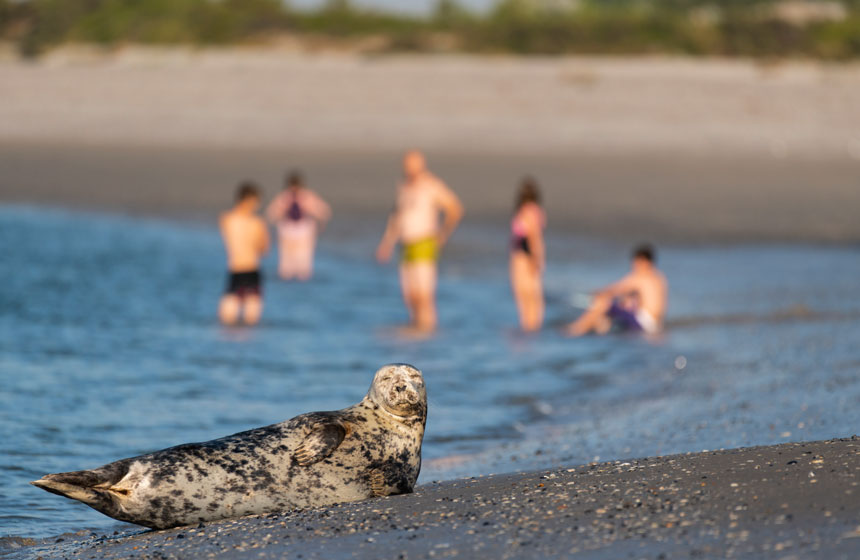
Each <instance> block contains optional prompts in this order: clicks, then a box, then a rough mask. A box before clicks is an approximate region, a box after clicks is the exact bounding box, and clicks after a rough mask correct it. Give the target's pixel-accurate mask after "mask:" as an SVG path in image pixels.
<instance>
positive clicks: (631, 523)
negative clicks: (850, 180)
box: [13, 436, 860, 559]
mask: <svg viewBox="0 0 860 560" xmlns="http://www.w3.org/2000/svg"><path fill="white" fill-rule="evenodd" d="M858 454H860V438H858V437H857V436H854V437H852V438H846V439H835V440H828V441H817V442H801V443H786V444H780V445H773V446H763V447H751V448H742V449H733V450H721V451H704V452H700V453H687V454H683V455H673V456H664V457H655V458H648V459H639V460H618V461H611V462H606V463H591V464H588V465H582V466H577V467H575V468H560V469H552V470H547V471H542V472H534V473H522V474H503V475H489V476H482V477H477V478H468V479H460V480H455V481H449V482H443V483H431V484H426V485H423V486H421V487H419V488H417V490H416V493H415V494H412V495H406V496H394V497H389V498H382V499H377V500H369V501H365V502H358V503H352V504H343V505H339V506H334V507H331V508H323V509H316V510H304V511H298V512H292V513H278V514H269V515H263V516H251V517H246V518H242V519H238V520H224V521H218V522H210V523H203V524H200V525H198V526H192V527H183V528H177V529H170V530H165V531H146V532H141V533H139V534H135V535H132V536H119V537H113V536H109V535H104V536H99V535H93V536H90V537H86V538H84V537H72V536H70V537H69V538H68V539H65V540H64V542H62V543H60V542H56V543H54V542H48V541H54V540H56V539H46V540H45V541H43V542H42V543H39V544H36V545H34V546H33V547H30V548H21V549H20V550H21V553H23V554H27V556H18V557H20V558H25V557H28V558H34V557H36V556H39V557H42V558H56V557H64V558H104V559H110V558H127V557H132V556H133V557H137V558H160V559H163V558H252V557H253V558H284V557H301V558H345V557H382V556H384V557H391V558H398V557H399V558H406V559H414V558H443V557H468V558H564V557H569V556H570V555H573V554H576V555H577V557H583V558H622V557H632V558H669V557H681V556H683V557H687V556H695V557H699V558H725V557H753V556H754V557H756V558H793V557H797V556H796V555H798V554H800V555H804V554H807V555H808V554H813V555H815V556H817V557H827V558H854V557H856V556H857V554H858V553H860V502H858V501H857V500H856V497H855V496H854V494H855V493H856V492H857V491H860V490H858V488H857V486H858V482H860V476H858V475H860V464H858V461H857V457H858ZM82 507H83V506H82ZM380 555H382V556H380ZM398 555H399V556H398ZM13 557H15V556H13Z"/></svg>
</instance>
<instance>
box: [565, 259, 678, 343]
mask: <svg viewBox="0 0 860 560" xmlns="http://www.w3.org/2000/svg"><path fill="white" fill-rule="evenodd" d="M668 293H669V288H668V284H667V282H666V277H665V276H663V273H662V272H660V270H659V269H658V268H657V264H656V256H655V252H654V248H653V247H651V246H650V245H640V246H639V247H637V248H636V249H634V250H633V259H632V262H631V267H630V273H629V274H627V276H625V277H624V278H622V279H621V280H619V281H618V282H615V283H614V284H610V285H609V286H606V287H605V288H603V289H601V290H599V291H598V292H597V293H596V294H595V296H594V301H593V302H592V303H591V306H590V307H589V308H588V309H587V310H586V311H585V313H583V314H582V316H580V317H579V319H577V320H576V321H574V322H573V323H571V324H570V325H568V327H567V333H568V334H569V335H571V336H582V335H584V334H588V333H590V332H594V333H596V334H606V333H608V332H609V331H610V330H611V329H612V328H613V327H615V328H617V329H619V330H626V331H639V332H644V333H646V334H657V333H659V332H660V331H661V330H662V329H663V318H664V317H665V315H666V305H667V302H668Z"/></svg>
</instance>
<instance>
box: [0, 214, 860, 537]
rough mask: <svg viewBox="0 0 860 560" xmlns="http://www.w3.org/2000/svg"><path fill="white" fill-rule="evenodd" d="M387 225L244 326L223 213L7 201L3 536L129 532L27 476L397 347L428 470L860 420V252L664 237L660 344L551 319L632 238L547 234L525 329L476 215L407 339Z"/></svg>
mask: <svg viewBox="0 0 860 560" xmlns="http://www.w3.org/2000/svg"><path fill="white" fill-rule="evenodd" d="M377 226H379V224H364V223H355V224H340V225H339V226H337V229H335V230H334V231H332V232H330V233H328V234H327V236H326V237H325V238H324V239H323V242H322V244H321V249H320V254H319V259H318V270H317V275H316V278H315V279H314V281H313V282H311V283H308V284H284V283H281V282H277V281H275V280H274V279H273V276H272V274H271V271H272V270H273V268H274V266H273V265H274V262H273V260H272V259H269V260H268V261H267V262H266V267H265V268H266V270H267V271H269V272H270V274H269V276H268V282H267V283H266V286H265V290H266V310H265V316H264V320H263V323H262V324H261V325H260V326H259V327H257V328H254V329H232V330H231V329H224V328H222V327H220V326H219V325H218V324H217V323H216V321H215V318H214V307H215V303H216V301H217V299H218V297H219V295H220V292H221V290H222V288H223V282H224V272H223V268H222V267H223V254H222V248H221V244H220V240H219V237H218V235H217V232H216V231H215V229H214V227H210V226H209V225H205V224H204V225H200V224H181V223H177V222H166V221H159V220H153V219H139V218H134V219H133V218H127V217H122V216H114V215H103V214H87V213H71V212H65V211H59V210H47V209H37V208H32V207H24V206H6V207H3V208H0V246H2V248H3V253H4V255H3V259H0V277H2V278H3V287H2V290H0V376H2V380H3V383H2V386H0V489H2V491H0V537H2V536H8V535H16V536H28V537H45V536H49V535H56V534H59V533H63V532H67V531H77V530H80V529H83V528H91V529H95V530H101V531H104V530H113V529H115V528H117V527H121V526H122V524H118V523H117V522H115V521H113V520H111V519H109V518H107V517H104V516H102V515H101V514H98V513H96V512H95V511H92V510H90V509H89V508H87V507H85V506H83V505H81V504H78V503H76V502H72V501H70V500H65V499H62V498H60V497H57V496H53V495H50V494H48V493H46V492H43V491H40V490H38V489H36V488H33V487H31V486H29V485H28V484H27V482H28V481H30V480H34V479H36V478H39V477H40V476H41V475H43V474H45V473H49V472H58V471H68V470H76V469H80V468H91V467H96V466H99V465H102V464H104V463H107V462H109V461H112V460H115V459H119V458H122V457H128V456H132V455H136V454H140V453H145V452H149V451H153V450H156V449H160V448H163V447H167V446H170V445H174V444H178V443H183V442H189V441H200V440H207V439H211V438H214V437H219V436H223V435H227V434H230V433H234V432H237V431H240V430H245V429H249V428H253V427H257V426H261V425H265V424H270V423H274V422H279V421H282V420H284V419H287V418H290V417H292V416H294V415H296V414H300V413H303V412H308V411H311V410H328V409H338V408H342V407H344V406H347V405H350V404H352V403H354V402H357V401H358V400H359V399H360V398H361V397H362V396H363V395H364V393H365V391H366V390H367V386H368V384H369V382H370V380H371V377H372V375H373V372H374V371H375V370H376V369H377V368H378V367H379V366H380V365H382V364H384V363H387V362H397V361H405V362H410V363H413V364H415V365H417V366H418V367H420V368H421V369H422V370H423V371H424V373H425V377H426V379H427V384H428V390H429V396H430V414H429V420H428V425H427V435H426V438H425V447H424V458H425V465H424V469H423V471H422V476H421V480H422V481H425V482H426V481H429V480H436V479H444V478H452V477H456V476H473V475H480V474H487V473H490V472H503V471H513V470H519V469H534V468H541V467H548V466H551V465H555V464H559V463H564V464H578V463H583V462H588V461H591V460H594V459H596V458H597V457H599V458H601V459H615V458H624V457H632V456H645V455H654V454H665V453H672V452H685V451H699V450H702V449H713V448H718V447H732V446H742V445H750V444H768V443H776V442H783V441H787V440H807V439H818V438H827V437H834V436H846V435H850V434H853V433H855V432H857V431H858V430H857V428H858V425H860V423H858V422H859V421H860V406H858V405H860V383H858V372H860V347H858V345H857V340H858V334H860V299H858V298H857V297H856V293H857V289H858V285H860V281H858V279H860V251H858V250H857V249H856V248H824V247H814V246H747V247H713V248H701V247H699V248H684V247H676V248H667V249H666V250H664V251H662V254H661V264H662V266H663V268H664V269H665V271H666V272H667V275H668V276H669V278H670V282H671V285H672V302H671V309H670V324H671V325H673V326H672V328H670V330H669V333H668V334H667V335H666V336H665V337H664V338H663V339H662V340H660V341H650V342H649V341H645V340H643V339H640V338H635V337H632V338H631V337H624V336H612V337H607V338H603V339H599V338H586V339H582V340H568V339H565V338H563V337H561V336H559V335H558V334H557V332H556V330H555V329H554V328H552V327H553V325H559V324H561V322H563V321H565V320H568V319H570V318H572V317H573V316H575V314H576V310H575V309H574V308H573V306H572V303H571V302H572V301H576V300H577V297H576V296H577V294H580V293H584V292H587V291H588V290H589V289H592V288H595V287H597V286H599V285H601V284H602V283H604V282H607V281H610V280H612V279H613V278H614V277H616V276H617V275H619V274H622V273H623V272H624V271H625V266H626V263H625V256H626V248H623V247H617V246H614V245H610V244H607V243H602V242H598V241H593V240H587V239H581V238H550V239H549V243H548V246H549V251H550V255H551V257H553V262H552V264H551V266H550V268H549V270H548V272H547V292H548V300H549V306H550V308H549V323H550V327H548V328H547V329H546V330H545V331H544V332H543V333H541V334H540V335H538V336H523V335H520V334H518V333H517V331H516V329H515V328H514V319H515V318H514V310H513V305H512V302H511V299H510V295H509V289H508V284H507V276H506V274H507V272H506V271H507V267H506V262H505V254H504V251H505V233H504V230H502V229H501V228H500V229H498V230H497V229H494V228H492V227H491V226H485V227H476V226H475V227H469V226H467V227H465V228H464V229H463V230H462V231H461V232H459V233H458V235H457V237H456V238H455V240H454V242H453V244H452V246H451V248H450V250H449V251H448V252H447V253H446V258H445V261H444V266H443V268H442V275H441V287H440V293H439V302H440V315H441V321H442V324H443V328H442V330H441V332H440V333H439V334H438V336H436V337H434V338H433V339H431V340H428V341H423V342H419V341H410V340H405V339H402V338H399V337H398V336H396V335H395V334H394V329H393V327H394V326H395V325H397V324H398V323H402V322H403V321H404V320H405V314H404V311H403V308H402V305H401V302H400V299H399V292H398V287H397V279H396V274H395V271H394V269H393V268H392V267H379V266H377V265H375V264H374V263H373V262H372V260H371V259H370V258H369V256H370V255H371V254H372V248H373V245H374V242H375V241H376V237H375V236H376V235H377V234H378V233H379V231H378V227H377ZM6 542H10V541H8V540H7V541H6ZM0 551H2V545H0Z"/></svg>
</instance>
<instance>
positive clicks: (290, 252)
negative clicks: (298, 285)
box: [266, 172, 331, 281]
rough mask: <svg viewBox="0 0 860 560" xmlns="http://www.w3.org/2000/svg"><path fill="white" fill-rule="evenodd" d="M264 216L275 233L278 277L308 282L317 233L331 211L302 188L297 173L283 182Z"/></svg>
mask: <svg viewBox="0 0 860 560" xmlns="http://www.w3.org/2000/svg"><path fill="white" fill-rule="evenodd" d="M266 216H267V217H268V219H269V221H270V222H271V223H272V224H274V225H275V227H276V228H277V231H278V274H279V275H280V277H281V278H283V279H284V280H292V279H296V280H301V281H306V280H309V279H310V277H311V276H312V275H313V268H314V250H315V248H316V241H317V232H318V230H319V231H321V230H322V229H324V228H325V224H326V222H328V221H329V219H330V218H331V208H330V207H329V205H328V204H327V203H326V202H325V201H324V200H323V199H322V198H320V196H319V195H317V194H316V193H315V192H313V191H312V190H310V189H308V188H307V187H306V186H305V182H304V179H303V178H302V175H301V173H298V172H292V173H290V174H289V175H288V176H287V178H286V184H285V186H284V190H283V191H282V192H281V193H280V194H279V195H278V196H276V197H275V198H274V199H273V200H272V202H271V203H269V206H268V208H266Z"/></svg>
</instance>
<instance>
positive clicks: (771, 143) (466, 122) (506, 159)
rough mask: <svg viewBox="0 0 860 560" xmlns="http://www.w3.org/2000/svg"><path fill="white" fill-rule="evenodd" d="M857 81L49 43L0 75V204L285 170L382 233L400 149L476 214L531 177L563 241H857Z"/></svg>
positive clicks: (640, 66)
mask: <svg viewBox="0 0 860 560" xmlns="http://www.w3.org/2000/svg"><path fill="white" fill-rule="evenodd" d="M858 87H860V66H858V65H841V66H836V65H834V66H828V65H817V64H812V63H802V62H786V63H781V64H769V65H765V64H760V63H754V62H746V61H726V60H695V59H663V58H655V59H647V58H646V59H612V58H605V59H604V58H561V59H517V58H501V57H500V58H474V57H444V56H440V57H403V56H393V57H368V56H365V57H362V56H357V55H344V54H340V55H338V54H331V53H329V54H318V55H308V54H303V55H300V54H296V53H293V52H278V51H254V50H246V51H243V50H235V51H185V50H177V49H173V50H164V51H161V50H144V49H138V48H126V49H120V50H118V51H116V52H114V53H112V54H110V55H103V54H97V53H93V52H91V51H84V50H80V49H77V50H76V49H65V50H60V51H58V52H56V53H54V54H52V55H49V56H47V57H46V58H45V59H43V60H41V61H39V62H37V63H25V62H20V61H17V60H15V59H11V58H8V57H7V58H6V59H4V60H2V61H0V97H2V98H3V100H4V102H3V104H2V105H0V171H2V173H0V197H2V200H5V201H23V202H36V203H43V204H51V205H62V206H77V207H88V208H92V207H96V208H103V209H109V210H120V211H125V212H131V213H148V214H161V215H164V214H171V215H180V216H188V215H194V216H198V217H202V218H204V219H207V220H210V219H212V218H213V216H214V215H215V213H216V212H217V211H218V210H219V209H221V208H223V206H224V204H225V200H227V199H228V198H229V193H230V191H231V189H232V188H233V186H234V184H235V183H236V182H237V181H239V180H241V179H244V178H254V179H257V180H259V181H261V182H262V183H263V185H264V186H265V187H266V188H267V189H268V192H269V193H273V192H274V191H275V190H276V189H278V188H279V186H280V182H281V177H282V174H283V172H284V170H285V169H286V168H288V167H293V166H298V167H302V168H304V169H305V170H306V171H307V174H308V176H309V178H310V180H311V182H312V184H313V185H315V186H316V187H317V188H319V189H321V190H322V192H324V193H325V194H326V195H327V196H329V197H330V198H331V200H332V202H333V203H334V204H335V206H336V213H337V207H340V208H349V209H350V212H353V213H361V214H363V215H368V214H370V215H372V216H378V217H379V219H381V218H382V216H384V214H385V213H386V212H387V210H388V207H389V204H390V200H391V193H392V190H393V187H394V184H395V182H396V181H397V180H398V174H399V171H398V156H399V154H400V153H401V151H402V150H403V149H405V148H406V147H410V146H415V147H419V148H422V149H425V150H426V151H427V152H428V153H429V155H430V160H431V164H432V165H433V167H434V169H435V170H436V171H437V172H438V173H439V174H440V175H441V176H443V177H444V178H445V179H446V180H448V182H449V183H450V184H451V185H452V186H453V187H454V188H455V189H456V190H457V192H459V193H460V194H461V196H462V197H463V198H464V201H465V202H466V206H467V208H468V211H469V215H470V216H471V218H476V219H481V218H493V219H495V218H499V217H504V216H506V215H507V213H508V212H509V205H510V203H511V202H510V197H511V194H510V193H512V192H513V189H514V186H515V185H516V182H517V181H518V180H519V178H520V177H521V176H523V175H524V174H526V173H531V174H534V175H535V176H536V177H537V178H538V180H539V181H540V182H541V184H542V185H543V186H544V189H545V191H546V195H547V200H548V201H551V203H550V205H549V209H550V219H551V220H552V223H553V227H554V228H559V229H560V230H566V231H572V232H574V233H583V234H593V235H599V236H611V237H616V238H620V239H622V240H625V241H626V240H628V239H637V238H641V237H649V238H652V239H655V240H657V241H664V240H676V241H677V240H684V241H699V242H701V241H711V242H721V241H739V240H780V241H797V240H803V241H825V242H846V241H848V242H854V241H858V240H860V225H858V222H857V220H856V219H855V217H856V209H857V208H860V191H858V189H857V188H856V184H857V179H856V178H857V176H858V172H860V136H858V133H857V130H858V129H860V110H858V105H857V103H856V102H855V101H856V91H857V88H858ZM70 178H71V182H70ZM120 186H121V188H120ZM490 193H492V194H490ZM341 216H343V215H342V214H341Z"/></svg>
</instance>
